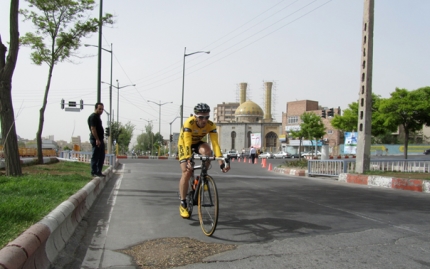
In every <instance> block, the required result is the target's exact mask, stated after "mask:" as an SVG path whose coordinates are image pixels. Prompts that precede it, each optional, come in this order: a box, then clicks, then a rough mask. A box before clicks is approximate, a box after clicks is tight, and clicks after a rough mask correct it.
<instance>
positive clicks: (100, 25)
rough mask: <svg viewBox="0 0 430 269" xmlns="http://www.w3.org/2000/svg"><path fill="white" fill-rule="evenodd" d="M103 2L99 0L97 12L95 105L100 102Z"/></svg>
mask: <svg viewBox="0 0 430 269" xmlns="http://www.w3.org/2000/svg"><path fill="white" fill-rule="evenodd" d="M102 17H103V0H100V10H99V46H98V49H99V53H98V67H97V103H100V102H101V88H102V86H101V81H102V29H103V21H102Z"/></svg>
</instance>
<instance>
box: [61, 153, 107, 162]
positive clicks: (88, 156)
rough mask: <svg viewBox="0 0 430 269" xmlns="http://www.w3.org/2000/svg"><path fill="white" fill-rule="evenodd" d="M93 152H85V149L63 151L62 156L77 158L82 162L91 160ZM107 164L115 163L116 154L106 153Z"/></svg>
mask: <svg viewBox="0 0 430 269" xmlns="http://www.w3.org/2000/svg"><path fill="white" fill-rule="evenodd" d="M92 155H93V153H92V152H83V151H61V152H60V158H64V159H71V160H77V161H80V162H86V163H90V162H91V156H92ZM104 164H105V165H112V166H113V165H115V154H106V157H105V162H104Z"/></svg>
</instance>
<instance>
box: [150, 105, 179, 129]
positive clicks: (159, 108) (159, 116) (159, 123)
mask: <svg viewBox="0 0 430 269" xmlns="http://www.w3.org/2000/svg"><path fill="white" fill-rule="evenodd" d="M148 102H151V103H154V104H156V105H157V106H158V133H159V134H160V135H161V106H163V105H166V104H171V103H173V102H165V103H161V101H160V102H159V103H156V102H154V101H151V100H148Z"/></svg>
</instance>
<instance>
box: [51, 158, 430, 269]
mask: <svg viewBox="0 0 430 269" xmlns="http://www.w3.org/2000/svg"><path fill="white" fill-rule="evenodd" d="M269 162H272V163H280V162H282V160H269ZM121 163H122V164H123V165H122V169H121V170H118V171H117V173H116V176H115V177H114V178H113V179H111V180H110V181H109V184H108V185H107V186H106V187H105V189H104V190H103V193H102V194H101V195H100V197H99V199H98V200H97V201H96V202H95V203H94V205H93V207H92V209H91V210H90V212H89V214H88V216H87V217H86V218H85V220H84V221H83V222H82V224H81V225H80V227H79V228H78V229H77V232H76V233H75V235H74V236H73V237H72V240H71V242H70V243H69V244H68V245H67V247H66V249H65V251H64V253H62V255H60V258H59V261H58V264H57V266H58V268H79V267H80V268H138V267H137V266H136V265H135V263H134V262H133V260H132V259H131V257H129V256H127V255H125V254H122V253H119V252H118V250H121V249H127V248H129V247H131V246H134V245H137V244H139V243H141V242H143V241H145V240H150V239H157V238H166V237H190V238H193V239H197V240H200V241H204V242H216V243H223V244H238V245H240V247H239V248H238V249H236V250H233V251H228V252H225V253H221V254H219V255H216V256H213V257H211V258H209V259H208V261H209V262H208V263H203V264H194V265H188V266H186V267H181V268H316V267H318V268H429V267H430V214H429V213H430V206H429V205H430V195H428V194H425V193H415V192H410V191H401V190H394V189H383V188H378V187H369V186H362V185H353V184H347V183H339V182H337V181H336V180H334V179H327V178H315V177H314V178H308V177H294V176H287V175H282V174H277V173H274V172H269V171H267V169H263V168H261V166H260V165H251V164H249V163H238V162H234V163H233V167H232V170H231V171H230V172H229V173H226V174H223V173H221V172H220V171H219V169H217V168H216V167H217V165H216V164H214V168H212V169H211V170H210V171H209V172H210V173H209V174H211V175H212V176H213V177H214V178H215V180H216V182H217V187H218V190H219V198H220V216H219V222H218V226H217V229H216V231H215V234H214V235H213V236H212V237H206V236H204V235H203V233H202V232H201V230H200V227H199V222H198V217H197V215H196V214H195V213H193V214H194V215H193V217H192V218H191V219H190V220H183V219H182V218H181V217H180V216H179V211H178V206H179V199H178V181H179V176H180V173H179V172H180V170H179V165H178V162H177V161H175V160H140V159H128V160H121ZM196 211H197V210H195V212H196Z"/></svg>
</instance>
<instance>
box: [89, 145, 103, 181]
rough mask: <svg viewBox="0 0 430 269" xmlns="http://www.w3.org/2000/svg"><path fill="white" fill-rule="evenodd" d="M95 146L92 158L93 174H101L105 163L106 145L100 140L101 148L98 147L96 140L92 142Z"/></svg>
mask: <svg viewBox="0 0 430 269" xmlns="http://www.w3.org/2000/svg"><path fill="white" fill-rule="evenodd" d="M90 143H91V145H92V146H93V156H92V157H91V174H93V175H96V174H101V172H102V171H103V163H104V162H105V143H104V142H103V140H100V146H98V147H97V145H96V141H95V140H90Z"/></svg>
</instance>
